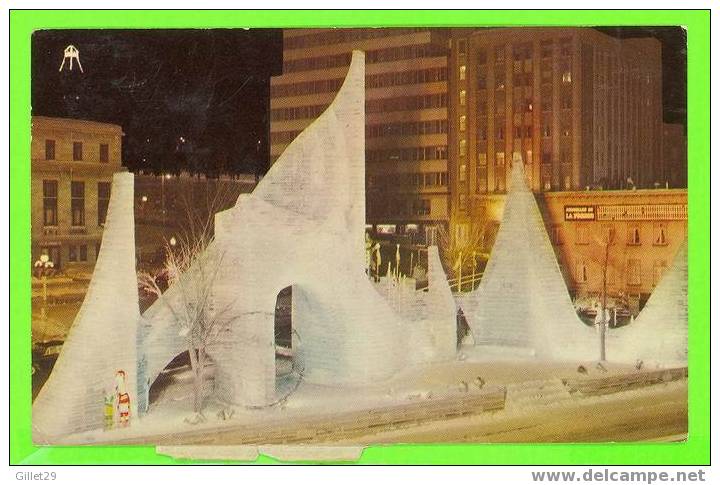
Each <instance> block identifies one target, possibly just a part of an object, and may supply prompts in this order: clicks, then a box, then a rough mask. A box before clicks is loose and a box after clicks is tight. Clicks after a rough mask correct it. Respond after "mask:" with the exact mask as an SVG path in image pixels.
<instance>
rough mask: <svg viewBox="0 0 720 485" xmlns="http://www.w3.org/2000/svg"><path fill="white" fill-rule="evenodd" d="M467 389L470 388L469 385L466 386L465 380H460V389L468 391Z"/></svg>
mask: <svg viewBox="0 0 720 485" xmlns="http://www.w3.org/2000/svg"><path fill="white" fill-rule="evenodd" d="M468 389H470V386H468V383H467V382H465V381H460V391H461V392H468Z"/></svg>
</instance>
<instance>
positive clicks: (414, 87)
mask: <svg viewBox="0 0 720 485" xmlns="http://www.w3.org/2000/svg"><path fill="white" fill-rule="evenodd" d="M353 49H359V50H362V51H364V52H365V59H366V78H365V86H366V108H365V112H366V127H365V140H366V162H367V167H366V190H367V211H366V212H367V223H368V224H369V225H372V226H373V229H374V230H375V231H377V232H379V233H387V234H394V235H406V236H408V238H409V240H410V241H412V242H424V241H425V240H426V239H427V240H430V241H432V240H434V239H435V235H436V230H435V228H436V225H438V224H442V225H447V224H448V220H449V215H450V213H449V207H448V200H449V192H448V168H447V161H448V135H447V132H448V117H447V109H448V108H447V105H448V96H447V92H448V87H447V60H448V55H447V54H448V34H447V31H444V30H433V29H422V28H392V29H391V28H388V29H286V30H285V31H284V48H283V55H284V63H283V74H282V75H281V76H275V77H273V78H272V79H271V101H270V107H271V111H270V113H271V135H270V143H271V147H270V157H271V162H273V161H275V160H276V159H277V157H279V156H280V154H281V153H282V151H283V150H284V149H285V147H287V146H288V145H289V144H290V142H292V140H293V139H295V137H296V136H297V135H298V134H299V133H300V132H301V131H302V130H303V129H304V128H305V127H307V126H308V125H309V124H310V123H311V122H312V121H313V120H314V119H315V118H316V117H317V116H318V115H319V114H320V113H322V111H323V110H324V109H325V108H326V107H327V106H328V105H329V104H330V102H331V101H332V99H333V98H334V96H335V94H336V93H337V91H338V89H339V88H340V85H341V83H342V80H343V79H344V77H345V74H346V73H347V69H348V66H349V64H350V55H351V51H352V50H353Z"/></svg>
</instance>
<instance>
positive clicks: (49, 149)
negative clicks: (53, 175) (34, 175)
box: [45, 140, 55, 160]
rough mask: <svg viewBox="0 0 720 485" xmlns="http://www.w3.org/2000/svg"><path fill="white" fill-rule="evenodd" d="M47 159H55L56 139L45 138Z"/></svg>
mask: <svg viewBox="0 0 720 485" xmlns="http://www.w3.org/2000/svg"><path fill="white" fill-rule="evenodd" d="M45 160H55V140H45Z"/></svg>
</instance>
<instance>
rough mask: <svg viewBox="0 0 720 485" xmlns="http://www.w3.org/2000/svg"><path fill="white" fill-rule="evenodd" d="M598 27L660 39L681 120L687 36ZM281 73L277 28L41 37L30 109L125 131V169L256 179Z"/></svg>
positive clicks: (668, 113) (671, 108)
mask: <svg viewBox="0 0 720 485" xmlns="http://www.w3.org/2000/svg"><path fill="white" fill-rule="evenodd" d="M599 30H601V31H603V32H605V33H607V34H610V35H614V36H618V37H630V36H648V35H651V36H654V37H656V38H658V39H659V40H660V41H661V42H662V44H663V99H664V118H665V121H666V122H672V123H682V124H685V123H686V119H687V114H686V99H687V95H686V83H687V74H686V59H687V53H686V47H685V45H686V44H685V33H684V31H683V30H682V29H680V28H677V27H658V28H601V29H599ZM69 44H73V45H75V46H76V47H77V48H78V49H79V51H80V62H81V63H82V67H83V70H84V73H80V71H79V70H78V69H77V67H75V68H74V69H73V71H72V72H70V71H68V70H67V69H63V71H62V72H58V69H59V67H60V63H61V62H62V57H63V50H64V48H65V47H66V46H67V45H69ZM281 73H282V31H281V30H278V29H252V30H243V29H217V30H45V31H38V32H35V33H34V35H33V39H32V111H33V114H34V115H43V116H59V117H68V118H80V119H89V120H96V121H105V122H110V123H116V124H119V125H121V126H122V127H123V131H124V132H125V137H124V140H123V163H124V164H125V165H126V166H127V167H128V168H130V169H131V170H140V169H143V170H148V171H154V172H156V173H164V172H178V171H180V170H189V171H191V172H202V173H208V174H211V175H212V174H216V173H220V172H224V173H257V172H259V173H262V172H264V171H265V170H266V169H267V163H268V158H269V151H268V131H269V130H268V128H269V113H268V109H269V103H268V98H269V82H268V80H269V77H270V76H273V75H277V74H281ZM258 141H260V143H259V144H258Z"/></svg>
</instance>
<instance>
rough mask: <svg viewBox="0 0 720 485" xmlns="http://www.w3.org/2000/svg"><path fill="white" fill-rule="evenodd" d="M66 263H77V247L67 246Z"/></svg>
mask: <svg viewBox="0 0 720 485" xmlns="http://www.w3.org/2000/svg"><path fill="white" fill-rule="evenodd" d="M68 261H72V262H75V261H77V246H68Z"/></svg>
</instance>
